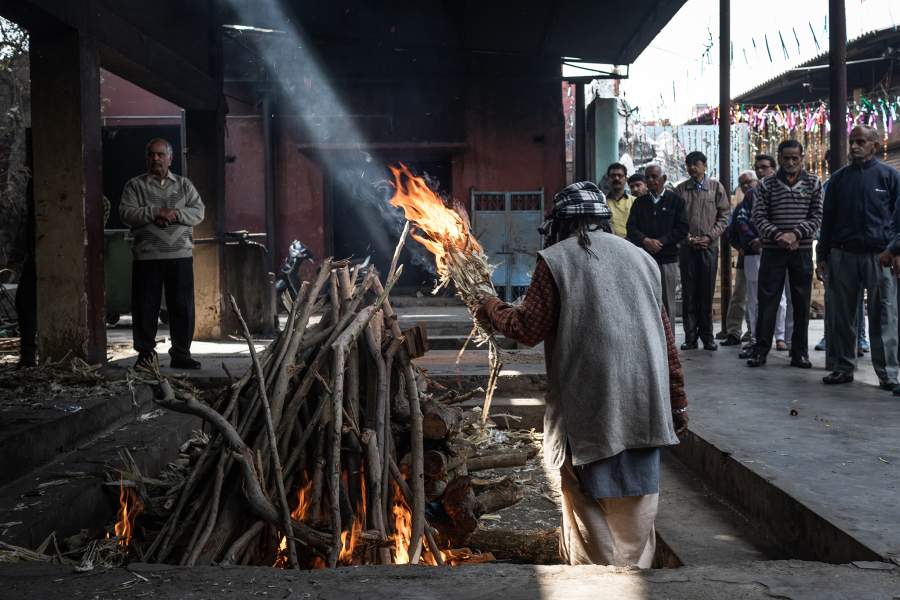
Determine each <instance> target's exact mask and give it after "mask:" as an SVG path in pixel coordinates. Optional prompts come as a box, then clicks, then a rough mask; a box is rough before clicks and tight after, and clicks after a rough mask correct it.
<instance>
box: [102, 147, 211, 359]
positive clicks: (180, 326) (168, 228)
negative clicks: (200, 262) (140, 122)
mask: <svg viewBox="0 0 900 600" xmlns="http://www.w3.org/2000/svg"><path fill="white" fill-rule="evenodd" d="M171 165H172V144H170V143H169V142H168V141H166V140H164V139H161V138H157V139H153V140H150V143H149V144H147V172H146V173H144V174H143V175H138V176H137V177H134V178H132V179H130V180H129V181H128V183H126V184H125V189H124V190H123V191H122V202H121V203H120V204H119V216H120V217H121V218H122V222H123V223H125V224H126V225H128V226H129V227H131V232H132V234H133V235H134V245H133V246H132V253H133V254H134V263H133V265H132V268H131V317H132V331H133V336H134V349H135V350H137V352H138V360H137V363H136V364H135V366H139V365H146V366H150V365H152V364H153V363H154V362H155V360H156V351H155V350H154V348H155V346H156V327H157V323H158V321H159V309H160V304H161V303H162V293H163V287H165V290H166V308H167V310H168V311H169V331H170V335H171V338H172V348H171V349H170V350H169V355H170V356H171V358H172V360H171V362H170V366H171V367H173V368H176V369H199V368H200V363H199V362H197V361H196V360H194V359H193V358H191V340H192V338H193V336H194V259H193V248H194V225H197V224H198V223H200V222H201V221H203V213H204V208H203V202H202V201H201V200H200V194H198V193H197V190H196V189H195V188H194V185H193V184H192V183H191V182H190V180H188V178H187V177H182V176H180V175H176V174H174V173H172V171H170V170H169V167H170V166H171Z"/></svg>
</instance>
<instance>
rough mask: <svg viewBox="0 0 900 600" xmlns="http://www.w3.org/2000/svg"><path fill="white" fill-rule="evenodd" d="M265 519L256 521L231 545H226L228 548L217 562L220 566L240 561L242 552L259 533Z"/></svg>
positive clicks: (264, 523)
mask: <svg viewBox="0 0 900 600" xmlns="http://www.w3.org/2000/svg"><path fill="white" fill-rule="evenodd" d="M265 525H266V522H265V521H257V522H256V523H254V524H253V525H251V526H250V528H249V529H248V530H247V531H245V532H244V533H243V534H242V535H241V536H240V537H239V538H237V539H236V540H234V542H233V543H232V544H231V546H229V547H228V550H226V551H225V556H224V557H223V558H222V560H221V562H219V565H220V566H223V567H227V566H230V565H234V564H236V563H237V562H238V561H240V559H241V557H242V556H243V554H244V551H245V550H246V549H247V546H249V545H250V543H251V542H252V541H253V540H254V539H256V536H258V535H259V534H260V532H261V531H262V530H263V528H264V527H265Z"/></svg>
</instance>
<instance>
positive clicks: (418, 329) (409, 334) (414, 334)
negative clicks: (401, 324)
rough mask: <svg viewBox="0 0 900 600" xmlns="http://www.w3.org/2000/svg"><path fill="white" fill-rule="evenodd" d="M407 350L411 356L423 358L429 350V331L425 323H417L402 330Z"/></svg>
mask: <svg viewBox="0 0 900 600" xmlns="http://www.w3.org/2000/svg"><path fill="white" fill-rule="evenodd" d="M402 333H403V339H404V342H405V344H406V351H407V352H408V353H409V357H410V358H421V357H423V356H425V353H426V352H428V331H427V330H426V329H425V326H424V325H421V324H418V323H417V324H416V325H413V326H412V327H410V328H408V329H404V330H402Z"/></svg>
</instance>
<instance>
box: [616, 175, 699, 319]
mask: <svg viewBox="0 0 900 600" xmlns="http://www.w3.org/2000/svg"><path fill="white" fill-rule="evenodd" d="M644 173H645V176H646V178H647V188H648V189H649V190H650V191H649V193H647V194H644V195H643V196H641V197H640V198H638V199H637V200H635V201H634V206H632V207H631V216H630V217H628V239H629V240H631V241H632V242H633V243H634V244H635V245H637V246H640V247H641V248H643V249H644V250H646V251H647V252H648V253H649V254H650V255H651V256H652V257H653V260H655V261H656V265H657V266H658V267H659V274H660V279H661V282H662V295H663V305H664V306H665V307H666V315H667V316H668V317H669V322H670V323H674V322H675V289H676V286H677V285H678V278H679V274H678V244H680V243H681V242H682V240H684V239H685V238H686V237H687V235H688V227H689V225H688V220H687V211H686V210H685V208H684V200H683V199H682V198H681V197H680V196H679V195H678V194H676V193H675V192H673V191H671V190H667V189H666V174H665V173H663V172H662V167H660V166H659V165H650V166H649V167H647V169H646V170H645V172H644Z"/></svg>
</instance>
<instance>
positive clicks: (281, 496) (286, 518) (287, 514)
mask: <svg viewBox="0 0 900 600" xmlns="http://www.w3.org/2000/svg"><path fill="white" fill-rule="evenodd" d="M229 299H230V300H231V306H232V308H234V312H235V314H236V315H237V318H238V321H240V323H241V329H242V331H243V335H244V339H245V340H247V346H248V347H249V348H250V359H251V360H252V361H253V367H254V369H256V378H257V382H258V384H259V396H260V400H261V404H262V408H263V416H264V417H265V424H266V433H268V436H269V452H271V456H272V467H273V470H274V471H275V484H276V487H277V490H278V500H279V503H280V505H281V524H282V526H283V527H284V529H282V531H283V532H284V535H285V536H286V537H287V547H288V561H289V564H290V566H291V568H292V569H299V568H300V563H299V561H298V560H297V549H296V547H295V546H294V539H293V537H294V536H293V533H294V532H293V529H292V527H291V507H290V505H288V501H287V496H286V495H285V493H284V480H283V478H282V471H281V458H280V456H279V454H278V439H277V437H276V435H275V425H274V424H273V421H272V411H271V409H270V407H269V399H268V397H267V395H266V376H265V374H264V373H263V369H262V365H261V364H260V362H259V358H258V357H257V356H256V349H255V348H254V346H253V338H252V337H251V336H250V329H248V328H247V323H246V321H244V316H243V315H242V314H241V311H240V309H239V308H238V305H237V302H236V301H235V299H234V296H230V295H229ZM260 475H262V474H260Z"/></svg>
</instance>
